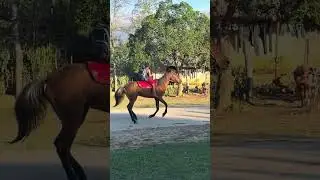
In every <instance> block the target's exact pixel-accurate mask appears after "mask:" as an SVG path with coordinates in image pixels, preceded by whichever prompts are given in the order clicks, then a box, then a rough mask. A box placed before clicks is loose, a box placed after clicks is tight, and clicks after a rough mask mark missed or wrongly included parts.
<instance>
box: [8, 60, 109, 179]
mask: <svg viewBox="0 0 320 180" xmlns="http://www.w3.org/2000/svg"><path fill="white" fill-rule="evenodd" d="M109 93H110V89H109V85H108V84H101V83H98V82H96V81H95V80H94V79H93V78H92V76H91V73H90V72H89V70H88V68H87V66H86V64H80V63H79V64H72V65H67V66H65V67H64V68H61V69H60V70H58V71H56V72H53V73H51V74H49V75H48V76H47V78H45V79H44V80H39V81H34V82H32V83H30V84H28V85H27V86H25V87H24V89H23V90H22V92H21V94H20V95H19V96H18V97H17V100H16V102H15V114H16V119H17V122H18V135H17V137H16V138H15V139H14V140H13V141H11V142H10V143H16V142H18V141H22V140H24V139H25V138H27V137H28V136H29V135H30V133H31V131H33V130H34V129H36V128H37V127H38V126H39V125H40V121H41V120H42V119H43V118H44V117H45V114H46V107H47V104H48V103H49V104H51V106H52V107H53V109H54V111H55V113H56V114H57V116H58V117H59V119H60V121H61V124H62V127H61V130H60V133H59V135H58V136H57V137H56V139H55V141H54V145H55V147H56V151H57V154H58V156H59V158H60V160H61V163H62V166H63V168H64V170H65V172H66V174H67V177H68V180H86V179H87V177H86V174H85V172H84V170H83V168H82V167H81V165H80V164H79V163H78V162H77V161H76V160H75V159H74V157H73V156H72V154H71V145H72V143H73V141H74V139H75V137H76V134H77V132H78V130H79V128H80V126H81V125H82V124H83V122H84V120H85V117H86V114H87V112H88V110H89V108H94V109H98V110H102V111H104V112H107V113H109V112H110V107H109V106H110V95H109Z"/></svg>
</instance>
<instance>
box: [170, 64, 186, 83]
mask: <svg viewBox="0 0 320 180" xmlns="http://www.w3.org/2000/svg"><path fill="white" fill-rule="evenodd" d="M166 76H167V77H168V78H169V81H170V82H172V83H178V84H180V83H181V82H182V80H181V78H180V74H179V72H178V69H177V68H176V67H174V66H169V67H168V68H167V70H166Z"/></svg>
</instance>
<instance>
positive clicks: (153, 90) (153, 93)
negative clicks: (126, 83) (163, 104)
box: [152, 85, 157, 97]
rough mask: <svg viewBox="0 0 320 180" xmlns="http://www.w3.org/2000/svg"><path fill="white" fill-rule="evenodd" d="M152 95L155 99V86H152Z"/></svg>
mask: <svg viewBox="0 0 320 180" xmlns="http://www.w3.org/2000/svg"><path fill="white" fill-rule="evenodd" d="M152 95H153V96H154V97H157V92H156V86H155V85H152Z"/></svg>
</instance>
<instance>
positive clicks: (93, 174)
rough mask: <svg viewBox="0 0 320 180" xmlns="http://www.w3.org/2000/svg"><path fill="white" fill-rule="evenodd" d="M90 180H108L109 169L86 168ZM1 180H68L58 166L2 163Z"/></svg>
mask: <svg viewBox="0 0 320 180" xmlns="http://www.w3.org/2000/svg"><path fill="white" fill-rule="evenodd" d="M84 169H85V171H86V173H87V177H88V180H90V179H94V180H108V179H110V177H109V174H110V172H109V169H107V168H100V167H84ZM0 179H1V180H20V179H21V180H44V179H45V180H67V178H66V175H65V173H64V170H63V169H62V166H61V165H58V164H13V163H10V164H4V163H0Z"/></svg>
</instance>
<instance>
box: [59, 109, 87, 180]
mask: <svg viewBox="0 0 320 180" xmlns="http://www.w3.org/2000/svg"><path fill="white" fill-rule="evenodd" d="M66 109H67V108H66ZM88 109H89V107H88V106H86V107H85V108H84V109H82V111H81V110H80V111H79V110H77V111H76V110H72V111H69V112H67V110H63V111H58V112H57V111H56V112H57V114H58V116H59V118H60V120H61V124H62V128H61V130H60V133H59V135H58V136H57V138H56V140H55V141H54V145H55V146H56V150H57V154H58V156H59V158H60V160H61V163H62V166H63V168H64V170H65V172H66V174H67V177H68V180H86V179H87V177H86V174H85V172H84V170H83V168H82V167H81V165H80V164H79V163H78V162H77V161H76V160H75V159H74V157H73V156H72V154H71V146H72V143H73V141H74V139H75V137H76V135H77V132H78V130H79V128H80V126H81V125H82V123H83V121H84V119H85V115H86V114H87V112H88Z"/></svg>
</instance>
